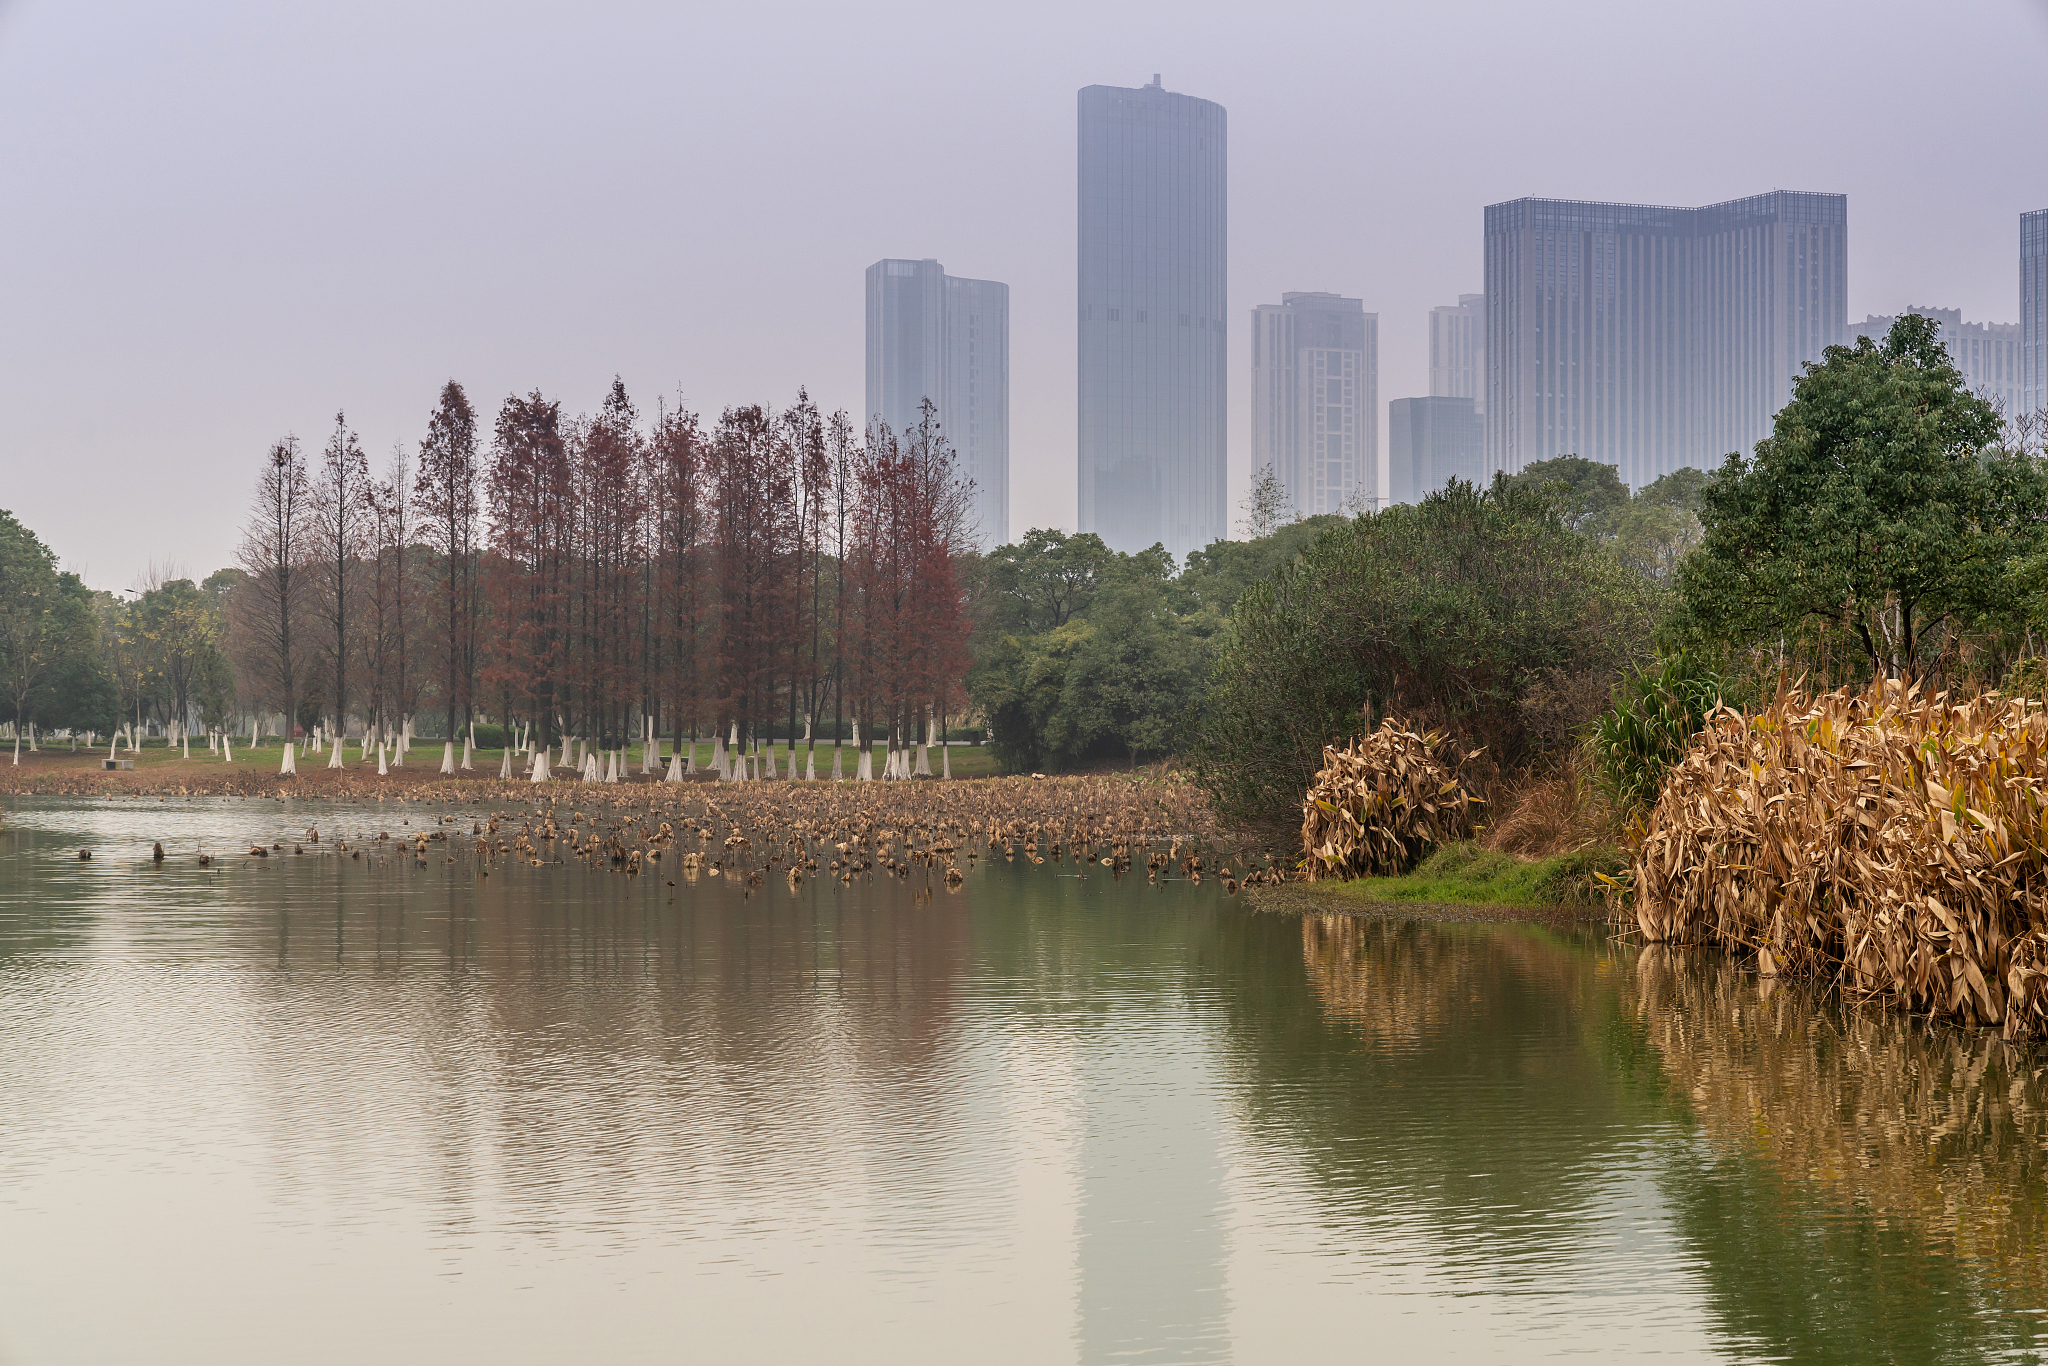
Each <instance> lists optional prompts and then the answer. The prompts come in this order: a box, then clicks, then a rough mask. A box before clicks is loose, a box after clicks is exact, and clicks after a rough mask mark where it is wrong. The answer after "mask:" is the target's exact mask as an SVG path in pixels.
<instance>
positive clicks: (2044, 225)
mask: <svg viewBox="0 0 2048 1366" xmlns="http://www.w3.org/2000/svg"><path fill="white" fill-rule="evenodd" d="M2020 407H2021V411H2023V412H2029V413H2038V412H2040V411H2041V410H2042V409H2043V408H2048V209H2039V210H2036V211H2035V212H2033V213H2023V214H2021V215H2020Z"/></svg>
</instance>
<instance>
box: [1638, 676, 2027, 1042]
mask: <svg viewBox="0 0 2048 1366" xmlns="http://www.w3.org/2000/svg"><path fill="white" fill-rule="evenodd" d="M1631 882H1632V888H1631V887H1630V885H1629V884H1630V883H1631ZM1613 885H1614V886H1615V887H1616V888H1617V890H1618V891H1628V890H1632V892H1633V917H1634V920H1635V923H1636V925H1637V927H1638V928H1639V929H1640V930H1641V931H1642V934H1643V937H1644V938H1645V939H1646V940H1648V941H1650V942H1653V943H1709V944H1719V945H1724V946H1728V947H1740V948H1745V949H1749V950H1752V951H1754V952H1755V954H1756V961H1757V966H1758V968H1759V970H1760V971H1761V972H1763V973H1765V974H1785V975H1791V976H1811V977H1835V978H1838V979H1839V980H1840V981H1841V982H1842V983H1843V984H1844V985H1846V986H1848V987H1849V988H1851V989H1852V990H1854V991H1857V992H1860V993H1863V994H1866V995H1881V996H1886V997H1889V998H1891V999H1893V1000H1895V1001H1896V1002H1898V1003H1899V1004H1900V1005H1903V1006H1905V1007H1907V1008H1909V1009H1912V1010H1919V1011H1927V1012H1932V1013H1935V1014H1940V1015H1946V1016H1950V1017H1953V1018H1956V1019H1958V1020H1961V1021H1962V1022H1964V1023H1968V1024H1977V1025H2002V1026H2003V1027H2004V1030H2005V1034H2006V1036H2007V1037H2008V1038H2017V1037H2022V1036H2031V1035H2039V1034H2043V1033H2048V713H2044V711H2043V709H2042V707H2041V705H2040V704H2039V703H2036V702H2031V701H2029V700H2027V699H2024V698H2007V697H2003V696H2000V695H1998V694H1995V693H1990V694H1985V695H1983V696H1981V697H1977V698H1974V699H1967V700H1955V699H1951V698H1950V697H1949V696H1948V695H1947V694H1939V695H1936V696H1934V697H1931V698H1930V697H1925V696H1923V695H1921V693H1920V692H1919V691H1918V690H1917V689H1915V688H1910V687H1905V686H1902V685H1900V684H1899V683H1897V682H1885V681H1880V682H1877V683H1873V684H1872V685H1870V686H1869V687H1868V688H1865V689H1838V690H1836V691H1834V692H1829V693H1823V694H1821V695H1819V696H1808V695H1806V694H1805V693H1803V692H1802V691H1800V690H1799V689H1798V688H1796V687H1793V686H1787V687H1785V688H1783V689H1782V690H1781V691H1780V693H1779V695H1778V697H1777V698H1776V699H1775V700H1774V701H1773V702H1772V703H1771V704H1770V705H1769V706H1767V707H1765V708H1763V709H1762V710H1760V711H1759V712H1757V713H1756V714H1754V715H1743V714H1741V713H1738V712H1735V711H1733V710H1731V709H1728V708H1725V707H1724V708H1720V709H1718V710H1716V711H1715V712H1714V714H1713V715H1712V716H1710V717H1709V718H1708V720H1707V723H1706V725H1705V727H1704V728H1703V729H1702V730H1701V732H1700V734H1699V735H1698V736H1697V737H1696V738H1695V739H1694V741H1693V743H1692V746H1691V748H1690V749H1689V750H1688V751H1687V753H1686V755H1685V758H1684V759H1683V760H1682V761H1680V762H1679V763H1678V764H1676V765H1675V766H1674V767H1673V768H1672V769H1671V771H1670V773H1669V775H1668V777H1667V778H1666V781H1665V784H1664V789H1663V793H1662V795H1661V796H1660V797H1659V798H1658V800H1657V804H1656V806H1655V807H1654V808H1653V809H1652V811H1651V812H1650V815H1649V819H1648V822H1647V824H1646V826H1645V827H1644V828H1643V831H1642V835H1641V838H1640V841H1639V843H1638V845H1637V848H1636V851H1635V858H1634V862H1633V867H1632V869H1631V874H1630V876H1629V877H1628V878H1623V879H1614V880H1613Z"/></svg>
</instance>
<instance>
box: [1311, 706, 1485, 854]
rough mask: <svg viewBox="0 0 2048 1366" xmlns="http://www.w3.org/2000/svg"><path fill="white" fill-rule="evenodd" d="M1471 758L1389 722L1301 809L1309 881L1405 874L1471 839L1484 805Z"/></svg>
mask: <svg viewBox="0 0 2048 1366" xmlns="http://www.w3.org/2000/svg"><path fill="white" fill-rule="evenodd" d="M1476 757H1478V756H1477V754H1476V753H1474V754H1465V753H1463V752H1461V751H1460V750H1459V749H1458V748H1457V747H1456V746H1455V745H1452V744H1450V743H1449V742H1448V741H1447V740H1446V739H1445V737H1444V733H1443V732H1442V731H1435V730H1433V731H1429V732H1427V733H1424V734H1417V733H1416V732H1414V731H1411V730H1406V729H1403V728H1402V727H1401V726H1399V725H1397V724H1396V723H1395V722H1394V720H1393V719H1392V718H1391V717H1390V718H1388V719H1386V720H1383V721H1381V722H1380V725H1379V729H1378V730H1375V731H1373V732H1371V733H1370V734H1367V735H1363V736H1360V737H1359V738H1358V739H1356V740H1353V741H1352V742H1351V743H1350V744H1349V745H1347V746H1345V747H1344V748H1343V749H1338V748H1337V747H1336V746H1334V745H1325V746H1323V767H1322V768H1321V770H1320V771H1318V772H1317V774H1316V777H1315V781H1314V782H1313V783H1311V784H1310V785H1309V789H1308V795H1307V796H1306V797H1304V798H1303V799H1302V803H1301V847H1302V850H1303V851H1304V852H1305V853H1306V854H1307V860H1306V862H1305V864H1304V867H1305V868H1306V869H1307V872H1308V877H1309V881H1311V882H1314V881H1318V880H1320V879H1322V878H1327V877H1335V878H1347V879H1348V878H1354V877H1369V876H1380V875H1386V874H1393V873H1404V872H1406V871H1408V869H1410V868H1412V867H1414V866H1415V864H1416V863H1417V862H1418V861H1420V860H1421V858H1422V856H1423V855H1424V854H1426V853H1428V852H1429V850H1430V849H1431V848H1432V847H1433V846H1435V845H1438V844H1442V843H1443V842H1445V841H1446V840H1454V839H1463V838H1465V837H1466V836H1468V835H1470V834H1471V833H1472V808H1473V807H1475V806H1477V805H1479V804H1480V799H1479V798H1478V797H1475V796H1473V795H1472V793H1471V792H1470V791H1468V790H1467V789H1466V787H1465V783H1464V781H1463V779H1462V777H1461V776H1460V770H1461V769H1462V768H1463V767H1464V765H1465V764H1466V763H1467V762H1469V761H1470V760H1472V759H1474V758H1476Z"/></svg>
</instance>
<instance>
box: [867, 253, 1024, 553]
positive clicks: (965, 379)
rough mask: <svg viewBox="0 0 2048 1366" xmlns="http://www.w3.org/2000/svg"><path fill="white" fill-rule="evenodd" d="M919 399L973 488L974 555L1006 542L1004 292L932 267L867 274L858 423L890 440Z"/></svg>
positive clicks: (882, 266)
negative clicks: (862, 412)
mask: <svg viewBox="0 0 2048 1366" xmlns="http://www.w3.org/2000/svg"><path fill="white" fill-rule="evenodd" d="M927 398H929V399H930V400H931V401H932V403H933V404H934V405H935V406H936V407H937V408H938V412H939V425H940V427H941V428H942V429H943V430H944V432H945V436H946V441H947V444H949V445H951V446H952V447H953V449H954V451H955V452H957V453H958V455H959V457H960V473H961V474H963V475H964V476H966V477H967V478H969V479H972V480H973V481H974V506H973V513H972V515H973V517H974V519H975V522H976V523H977V525H976V526H975V528H974V534H975V535H976V537H977V538H978V543H979V544H980V545H981V547H982V548H983V549H987V548H988V547H990V546H995V545H1000V544H1002V543H1003V542H1004V541H1006V540H1008V539H1009V535H1010V287H1009V286H1008V285H1005V284H998V283H997V282H996V281H994V280H963V279H960V278H958V277H957V276H952V275H948V274H946V271H945V268H944V267H943V266H941V265H940V264H939V263H938V262H937V261H932V260H924V261H901V260H887V261H877V262H875V263H874V264H873V265H871V266H869V267H868V390H867V420H868V421H869V422H873V421H875V420H876V419H878V418H879V419H880V420H881V421H883V422H886V423H888V424H889V428H890V430H891V431H894V432H896V433H898V434H899V435H900V434H901V433H903V432H904V431H906V430H908V429H909V428H912V427H915V426H916V425H917V422H918V407H919V405H920V404H922V403H923V402H924V400H925V399H927Z"/></svg>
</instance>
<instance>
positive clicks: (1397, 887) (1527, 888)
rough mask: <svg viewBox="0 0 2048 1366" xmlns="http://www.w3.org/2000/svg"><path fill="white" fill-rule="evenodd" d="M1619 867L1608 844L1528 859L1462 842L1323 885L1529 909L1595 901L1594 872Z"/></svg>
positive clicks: (1390, 897) (1398, 898)
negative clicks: (1403, 865) (1416, 860)
mask: <svg viewBox="0 0 2048 1366" xmlns="http://www.w3.org/2000/svg"><path fill="white" fill-rule="evenodd" d="M1621 866H1622V857H1621V854H1620V853H1619V851H1617V850H1612V849H1589V850H1584V851H1582V852H1580V853H1576V854H1556V855H1553V856H1551V857H1549V858H1540V859H1531V858H1518V857H1517V856H1515V855H1514V854H1504V853H1500V852H1499V851H1497V850H1492V849H1482V848H1480V847H1479V846H1478V845H1477V844H1475V843H1470V842H1467V843H1462V844H1450V845H1445V846H1444V847H1443V848H1441V849H1439V850H1437V851H1436V852H1435V853H1433V854H1431V855H1430V856H1429V857H1428V858H1426V859H1424V860H1423V861H1422V862H1421V863H1420V864H1418V865H1417V866H1416V868H1415V871H1413V872H1411V873H1406V874H1404V875H1402V876H1400V877H1366V878H1359V879H1358V880H1356V881H1355V882H1340V883H1325V884H1322V885H1323V886H1325V887H1327V888H1328V889H1329V890H1331V891H1332V892H1334V893H1338V894H1341V895H1343V896H1347V897H1353V898H1356V899H1357V900H1360V901H1383V902H1384V901H1391V902H1432V903H1437V904H1447V905H1465V906H1521V907H1527V908H1529V909H1532V910H1534V909H1542V908H1547V907H1552V906H1573V905H1586V906H1590V905H1595V904H1597V903H1598V902H1599V899H1600V896H1599V892H1598V890H1597V884H1595V883H1594V881H1593V874H1594V873H1595V872H1596V871H1597V872H1606V873H1611V872H1614V871H1615V870H1617V869H1619V868H1620V867H1621Z"/></svg>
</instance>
